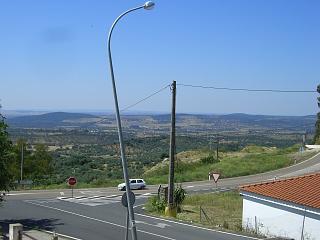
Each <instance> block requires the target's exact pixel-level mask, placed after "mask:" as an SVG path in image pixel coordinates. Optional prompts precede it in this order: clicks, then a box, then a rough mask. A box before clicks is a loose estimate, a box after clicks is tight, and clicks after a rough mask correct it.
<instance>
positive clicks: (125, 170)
mask: <svg viewBox="0 0 320 240" xmlns="http://www.w3.org/2000/svg"><path fill="white" fill-rule="evenodd" d="M154 5H155V4H154V3H153V2H151V1H148V2H146V3H145V4H143V5H142V6H139V7H135V8H132V9H129V10H127V11H126V12H124V13H122V14H121V15H120V16H119V17H118V18H117V19H116V20H115V21H114V22H113V24H112V26H111V28H110V31H109V35H108V56H109V64H110V74H111V80H112V88H113V97H114V104H115V109H116V120H117V127H118V135H119V143H120V152H121V160H122V169H123V178H124V180H125V184H126V196H127V202H128V211H129V217H130V220H131V232H132V239H133V240H136V239H137V228H136V223H135V220H134V212H133V206H132V204H131V202H130V200H129V199H130V194H129V193H130V185H129V177H128V164H127V160H126V157H125V151H124V143H123V135H122V127H121V119H120V112H119V104H118V97H117V90H116V82H115V79H114V72H113V64H112V57H111V46H110V43H111V35H112V32H113V29H114V27H115V25H116V24H117V22H118V21H119V20H120V19H121V18H122V17H123V16H124V15H126V14H128V13H130V12H133V11H135V10H138V9H142V8H143V9H146V10H151V9H152V8H153V7H154Z"/></svg>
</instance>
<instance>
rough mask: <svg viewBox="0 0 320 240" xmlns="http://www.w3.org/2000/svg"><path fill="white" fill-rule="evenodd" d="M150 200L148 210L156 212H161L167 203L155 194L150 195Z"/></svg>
mask: <svg viewBox="0 0 320 240" xmlns="http://www.w3.org/2000/svg"><path fill="white" fill-rule="evenodd" d="M150 202H151V204H150V205H151V206H150V207H151V209H150V210H151V211H153V212H158V213H163V212H164V210H165V208H166V205H167V203H166V201H165V199H158V198H157V197H156V196H154V197H151V198H150Z"/></svg>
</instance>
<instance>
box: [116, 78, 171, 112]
mask: <svg viewBox="0 0 320 240" xmlns="http://www.w3.org/2000/svg"><path fill="white" fill-rule="evenodd" d="M170 86H171V84H167V85H166V86H164V87H162V88H160V89H159V90H158V91H156V92H154V93H152V94H150V95H148V96H147V97H144V98H142V99H140V100H139V101H137V102H136V103H134V104H131V105H129V106H127V107H125V108H123V109H121V110H120V112H123V111H126V110H128V109H130V108H132V107H134V106H136V105H138V104H139V103H142V102H144V101H146V100H148V99H149V98H151V97H153V96H154V95H156V94H158V93H160V92H162V91H163V90H165V89H167V88H168V87H170Z"/></svg>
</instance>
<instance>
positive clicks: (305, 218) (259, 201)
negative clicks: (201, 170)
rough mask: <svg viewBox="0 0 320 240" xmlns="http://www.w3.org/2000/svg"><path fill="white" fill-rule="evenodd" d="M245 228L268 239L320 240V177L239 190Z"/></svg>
mask: <svg viewBox="0 0 320 240" xmlns="http://www.w3.org/2000/svg"><path fill="white" fill-rule="evenodd" d="M240 194H241V195H242V197H243V214H242V226H243V228H244V229H246V230H249V231H253V232H256V233H259V234H262V235H266V236H268V237H283V238H288V239H299V240H301V239H304V240H307V239H308V240H309V239H310V240H320V173H316V174H312V175H305V176H300V177H295V178H290V179H285V180H277V181H272V182H266V183H259V184H251V185H246V186H242V187H240Z"/></svg>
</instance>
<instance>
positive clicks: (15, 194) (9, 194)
mask: <svg viewBox="0 0 320 240" xmlns="http://www.w3.org/2000/svg"><path fill="white" fill-rule="evenodd" d="M27 194H36V193H8V194H6V195H7V196H19V195H27Z"/></svg>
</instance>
